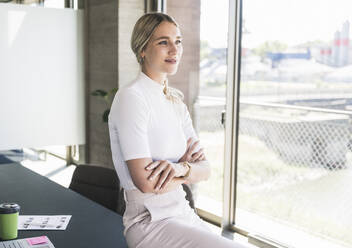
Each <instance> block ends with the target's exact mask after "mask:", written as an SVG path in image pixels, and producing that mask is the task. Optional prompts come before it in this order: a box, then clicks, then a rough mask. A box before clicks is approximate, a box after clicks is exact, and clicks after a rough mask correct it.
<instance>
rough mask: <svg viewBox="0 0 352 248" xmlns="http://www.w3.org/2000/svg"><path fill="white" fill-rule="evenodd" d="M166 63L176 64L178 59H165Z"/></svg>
mask: <svg viewBox="0 0 352 248" xmlns="http://www.w3.org/2000/svg"><path fill="white" fill-rule="evenodd" d="M165 62H166V63H170V64H176V63H177V60H176V59H165Z"/></svg>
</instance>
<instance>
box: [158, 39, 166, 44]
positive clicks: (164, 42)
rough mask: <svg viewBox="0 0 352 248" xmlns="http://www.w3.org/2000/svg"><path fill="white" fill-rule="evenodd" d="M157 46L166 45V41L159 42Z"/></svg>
mask: <svg viewBox="0 0 352 248" xmlns="http://www.w3.org/2000/svg"><path fill="white" fill-rule="evenodd" d="M158 44H160V45H167V41H166V40H163V41H160V42H159V43H158Z"/></svg>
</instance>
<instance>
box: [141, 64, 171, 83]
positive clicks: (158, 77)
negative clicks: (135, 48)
mask: <svg viewBox="0 0 352 248" xmlns="http://www.w3.org/2000/svg"><path fill="white" fill-rule="evenodd" d="M142 72H143V73H144V74H145V75H147V76H148V77H149V78H151V79H152V80H153V81H155V82H157V83H159V84H161V85H163V84H164V82H165V80H166V78H167V75H166V73H153V72H151V71H149V70H146V69H145V68H142Z"/></svg>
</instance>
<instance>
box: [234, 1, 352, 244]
mask: <svg viewBox="0 0 352 248" xmlns="http://www.w3.org/2000/svg"><path fill="white" fill-rule="evenodd" d="M351 9H352V2H351V1H349V0H336V1H313V0H296V1H289V0H266V1H262V0H243V27H242V58H241V81H240V121H239V137H238V179H237V180H238V182H237V207H236V224H238V225H240V226H245V227H247V228H249V229H250V230H253V231H254V232H257V233H260V234H261V235H263V236H266V237H269V238H272V239H274V240H278V241H281V242H284V243H286V244H289V245H292V246H293V247H329V248H331V247H351V246H352V235H350V233H351V231H352V222H351V220H352V211H351V209H352V208H351V207H352V200H351V197H350V195H351V193H352V190H351V189H352V187H351V180H350V177H351V175H352V171H351V168H352V152H351V147H352V146H351V144H352V143H351V140H352V139H351V114H352V111H351V110H352V108H351V106H352V84H351V83H352V46H351V42H350V35H349V29H350V22H351V17H352V15H351V11H350V10H351ZM308 244H311V246H309V245H308Z"/></svg>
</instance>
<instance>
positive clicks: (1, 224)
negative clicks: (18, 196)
mask: <svg viewBox="0 0 352 248" xmlns="http://www.w3.org/2000/svg"><path fill="white" fill-rule="evenodd" d="M19 212H20V206H19V205H18V204H16V203H2V204H0V239H2V240H9V239H15V238H17V223H18V214H19Z"/></svg>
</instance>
